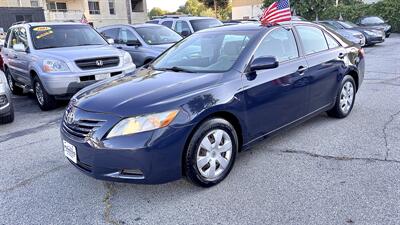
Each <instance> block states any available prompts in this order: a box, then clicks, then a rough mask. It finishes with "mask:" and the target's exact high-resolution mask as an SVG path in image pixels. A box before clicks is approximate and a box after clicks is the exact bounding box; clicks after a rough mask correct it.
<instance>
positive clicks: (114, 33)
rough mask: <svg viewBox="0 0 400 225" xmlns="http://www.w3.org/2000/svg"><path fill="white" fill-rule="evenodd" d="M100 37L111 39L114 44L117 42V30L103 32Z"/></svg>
mask: <svg viewBox="0 0 400 225" xmlns="http://www.w3.org/2000/svg"><path fill="white" fill-rule="evenodd" d="M101 35H103V37H104V38H106V39H109V38H112V39H114V41H115V42H118V35H119V28H112V29H108V30H104V31H102V32H101Z"/></svg>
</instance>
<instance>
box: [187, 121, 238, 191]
mask: <svg viewBox="0 0 400 225" xmlns="http://www.w3.org/2000/svg"><path fill="white" fill-rule="evenodd" d="M237 152H238V137H237V134H236V131H235V129H234V128H233V126H232V125H231V124H230V123H229V122H228V121H226V120H224V119H219V118H215V119H210V120H208V121H206V122H204V123H203V124H202V125H201V126H200V127H199V128H198V129H197V130H196V132H195V133H194V135H193V137H192V139H191V140H190V143H189V146H188V149H187V152H186V155H185V159H184V161H185V162H184V167H185V172H186V176H187V178H188V179H189V181H190V182H192V183H194V184H195V185H198V186H201V187H211V186H214V185H216V184H218V183H220V182H221V181H222V180H224V179H225V178H226V176H228V174H229V172H230V171H231V169H232V167H233V165H234V162H235V158H236V155H237Z"/></svg>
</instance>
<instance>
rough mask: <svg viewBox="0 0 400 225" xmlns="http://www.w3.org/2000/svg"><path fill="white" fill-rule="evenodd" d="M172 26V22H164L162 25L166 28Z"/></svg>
mask: <svg viewBox="0 0 400 225" xmlns="http://www.w3.org/2000/svg"><path fill="white" fill-rule="evenodd" d="M172 24H173V22H172V21H170V20H169V21H164V22H162V23H161V25H163V26H166V27H168V28H170V29H171V28H172Z"/></svg>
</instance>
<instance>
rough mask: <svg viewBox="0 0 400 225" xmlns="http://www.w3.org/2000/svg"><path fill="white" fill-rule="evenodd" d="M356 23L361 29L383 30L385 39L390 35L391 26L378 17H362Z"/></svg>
mask: <svg viewBox="0 0 400 225" xmlns="http://www.w3.org/2000/svg"><path fill="white" fill-rule="evenodd" d="M356 23H357V25H359V26H361V27H368V28H374V29H380V30H384V31H385V35H386V37H387V38H388V37H389V36H390V34H391V33H392V26H390V25H389V24H388V23H387V22H385V21H384V20H383V19H382V18H381V17H378V16H364V17H361V18H359V19H358V20H357V22H356Z"/></svg>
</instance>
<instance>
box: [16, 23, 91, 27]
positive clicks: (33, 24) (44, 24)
mask: <svg viewBox="0 0 400 225" xmlns="http://www.w3.org/2000/svg"><path fill="white" fill-rule="evenodd" d="M21 25H28V26H32V27H36V26H53V25H82V26H89V25H88V24H84V23H77V22H31V23H17V24H14V25H13V26H11V27H14V26H21Z"/></svg>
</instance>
